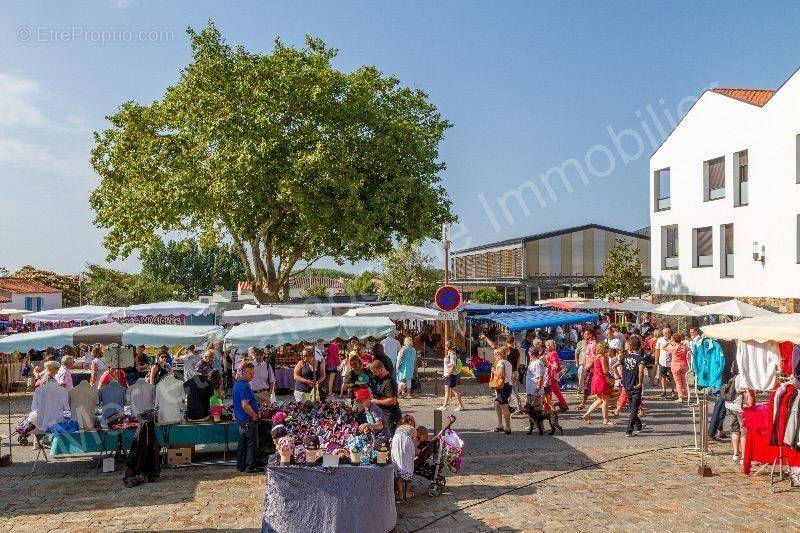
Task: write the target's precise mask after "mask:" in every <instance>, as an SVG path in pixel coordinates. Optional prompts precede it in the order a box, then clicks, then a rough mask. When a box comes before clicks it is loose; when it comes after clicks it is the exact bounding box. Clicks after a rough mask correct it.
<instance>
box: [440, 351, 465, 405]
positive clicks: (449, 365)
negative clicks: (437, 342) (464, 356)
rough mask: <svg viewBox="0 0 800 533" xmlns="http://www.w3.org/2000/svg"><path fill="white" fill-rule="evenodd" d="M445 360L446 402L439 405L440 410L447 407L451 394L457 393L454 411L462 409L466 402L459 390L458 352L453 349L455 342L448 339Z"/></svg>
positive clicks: (443, 372)
mask: <svg viewBox="0 0 800 533" xmlns="http://www.w3.org/2000/svg"><path fill="white" fill-rule="evenodd" d="M444 353H445V356H444V361H443V367H444V368H443V369H442V376H444V403H443V404H442V406H441V407H439V410H440V411H444V410H445V409H447V404H448V403H449V402H450V395H451V393H452V394H455V395H456V403H458V405H457V406H456V407H455V408H454V409H453V411H461V410H462V409H464V404H463V403H462V402H461V391H459V390H458V373H456V362H457V359H458V354H456V351H455V350H453V343H452V342H450V341H447V342H446V343H445V345H444Z"/></svg>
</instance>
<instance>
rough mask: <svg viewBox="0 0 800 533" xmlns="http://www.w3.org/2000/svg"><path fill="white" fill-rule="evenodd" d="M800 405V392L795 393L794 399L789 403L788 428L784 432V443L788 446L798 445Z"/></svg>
mask: <svg viewBox="0 0 800 533" xmlns="http://www.w3.org/2000/svg"><path fill="white" fill-rule="evenodd" d="M798 407H800V394H795V398H794V401H793V402H792V403H791V404H790V405H789V412H788V413H786V429H785V430H784V432H783V444H785V445H787V446H792V447H794V446H797V442H798V440H797V437H798V435H797V431H798V429H800V418H798V412H797V409H798Z"/></svg>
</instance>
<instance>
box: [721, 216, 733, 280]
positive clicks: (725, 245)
mask: <svg viewBox="0 0 800 533" xmlns="http://www.w3.org/2000/svg"><path fill="white" fill-rule="evenodd" d="M719 250H720V261H719V265H720V272H719V275H720V277H723V278H732V277H733V224H722V225H721V226H720V227H719Z"/></svg>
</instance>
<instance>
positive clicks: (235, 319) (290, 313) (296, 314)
mask: <svg viewBox="0 0 800 533" xmlns="http://www.w3.org/2000/svg"><path fill="white" fill-rule="evenodd" d="M309 314H310V311H307V310H306V309H292V308H287V307H280V306H277V305H265V306H263V307H258V306H250V305H247V306H245V307H244V308H242V309H232V310H230V311H225V312H224V313H222V319H221V320H220V322H221V323H222V324H248V323H250V322H264V321H266V320H283V319H285V318H300V317H304V316H309Z"/></svg>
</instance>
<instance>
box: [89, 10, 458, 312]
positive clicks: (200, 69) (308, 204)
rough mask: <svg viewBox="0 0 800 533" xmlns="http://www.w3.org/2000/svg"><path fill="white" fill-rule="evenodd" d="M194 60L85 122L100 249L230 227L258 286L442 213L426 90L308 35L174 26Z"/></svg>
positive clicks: (261, 289) (439, 131) (437, 129)
mask: <svg viewBox="0 0 800 533" xmlns="http://www.w3.org/2000/svg"><path fill="white" fill-rule="evenodd" d="M188 34H189V38H190V40H191V50H192V61H191V62H190V64H189V65H188V66H187V67H185V68H184V69H183V70H182V71H181V74H180V78H179V79H178V81H177V82H176V83H175V84H173V85H171V86H170V87H168V88H167V89H166V91H165V93H164V95H163V97H162V98H161V99H159V100H157V101H155V102H153V103H151V104H149V105H142V104H137V103H135V102H126V103H124V104H123V105H122V106H121V107H120V108H119V110H118V111H117V113H115V114H114V115H111V116H109V117H108V120H109V121H110V123H111V126H110V128H108V129H106V130H105V131H102V132H98V133H95V147H94V149H93V150H92V157H91V161H92V165H93V167H94V169H95V170H96V171H97V173H98V174H99V175H100V177H101V182H100V185H99V186H98V187H97V189H95V190H94V191H93V193H92V195H91V200H90V202H91V206H92V208H93V209H94V211H95V213H96V218H95V224H96V225H98V226H99V227H102V228H106V229H108V232H107V234H106V236H105V239H104V245H105V246H106V248H107V249H108V251H109V256H108V257H109V259H115V258H117V257H126V256H128V255H129V254H131V253H132V252H133V251H134V250H137V249H138V250H146V249H148V248H149V247H151V246H153V244H154V243H156V242H158V240H159V238H160V235H163V234H164V233H166V232H171V231H188V232H193V233H200V234H201V235H202V238H203V239H209V240H214V241H217V242H218V241H219V240H221V239H224V238H229V239H230V240H231V242H232V243H233V246H234V248H235V250H236V252H237V255H238V257H239V259H240V261H241V262H242V265H243V267H244V269H245V273H246V276H247V280H248V281H250V283H251V284H252V286H253V290H254V292H255V294H256V295H257V296H258V297H259V298H260V299H262V300H265V301H274V300H277V299H278V298H279V294H281V292H285V291H286V287H287V284H288V280H289V276H290V275H291V273H292V271H293V269H295V265H297V264H304V263H305V264H307V263H313V262H314V261H316V260H317V259H318V258H320V257H322V256H330V257H332V258H334V259H335V260H337V261H356V260H362V259H372V258H373V257H375V256H377V255H380V254H383V253H386V252H388V251H389V250H391V248H392V244H393V242H394V240H395V239H397V238H402V239H410V240H419V239H422V238H426V237H433V236H436V235H437V234H438V232H439V228H440V225H441V224H442V223H443V222H447V221H451V220H453V217H452V215H451V214H450V201H449V199H448V197H447V193H446V191H445V190H444V188H443V187H442V186H441V184H440V178H439V173H440V172H441V171H442V170H443V169H444V164H443V163H442V162H441V161H439V152H438V146H439V143H440V141H441V139H442V137H443V135H444V132H445V130H446V129H447V128H449V127H450V124H449V123H448V122H447V121H446V120H443V119H442V118H441V116H440V115H439V113H438V112H437V110H436V107H435V106H434V105H433V104H431V103H430V102H429V101H428V97H427V95H426V94H425V93H424V92H422V91H420V90H418V89H411V88H408V87H405V86H402V85H401V84H400V82H399V80H398V79H397V78H395V77H392V76H386V75H383V74H382V73H381V72H380V71H378V70H377V69H376V68H375V67H370V66H365V67H361V68H358V69H356V70H355V71H353V72H349V73H348V72H341V71H339V70H337V69H335V68H334V67H333V66H332V61H333V59H334V57H335V56H336V51H335V50H333V49H330V48H328V47H326V45H325V44H324V43H323V42H322V41H321V40H319V39H313V38H310V37H309V38H307V40H306V44H305V46H304V47H303V48H296V47H292V46H288V45H286V44H284V43H283V42H281V41H280V40H276V42H275V47H274V49H273V51H272V52H271V53H266V54H262V53H253V52H250V51H248V50H246V49H245V48H244V47H241V46H239V47H236V48H231V47H230V46H229V45H227V44H226V43H225V42H224V40H223V39H222V38H221V36H220V34H219V32H218V31H217V29H216V28H215V27H214V25H213V23H209V25H208V26H207V27H206V28H205V29H203V30H202V31H200V32H196V31H194V30H192V29H189V30H188Z"/></svg>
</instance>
